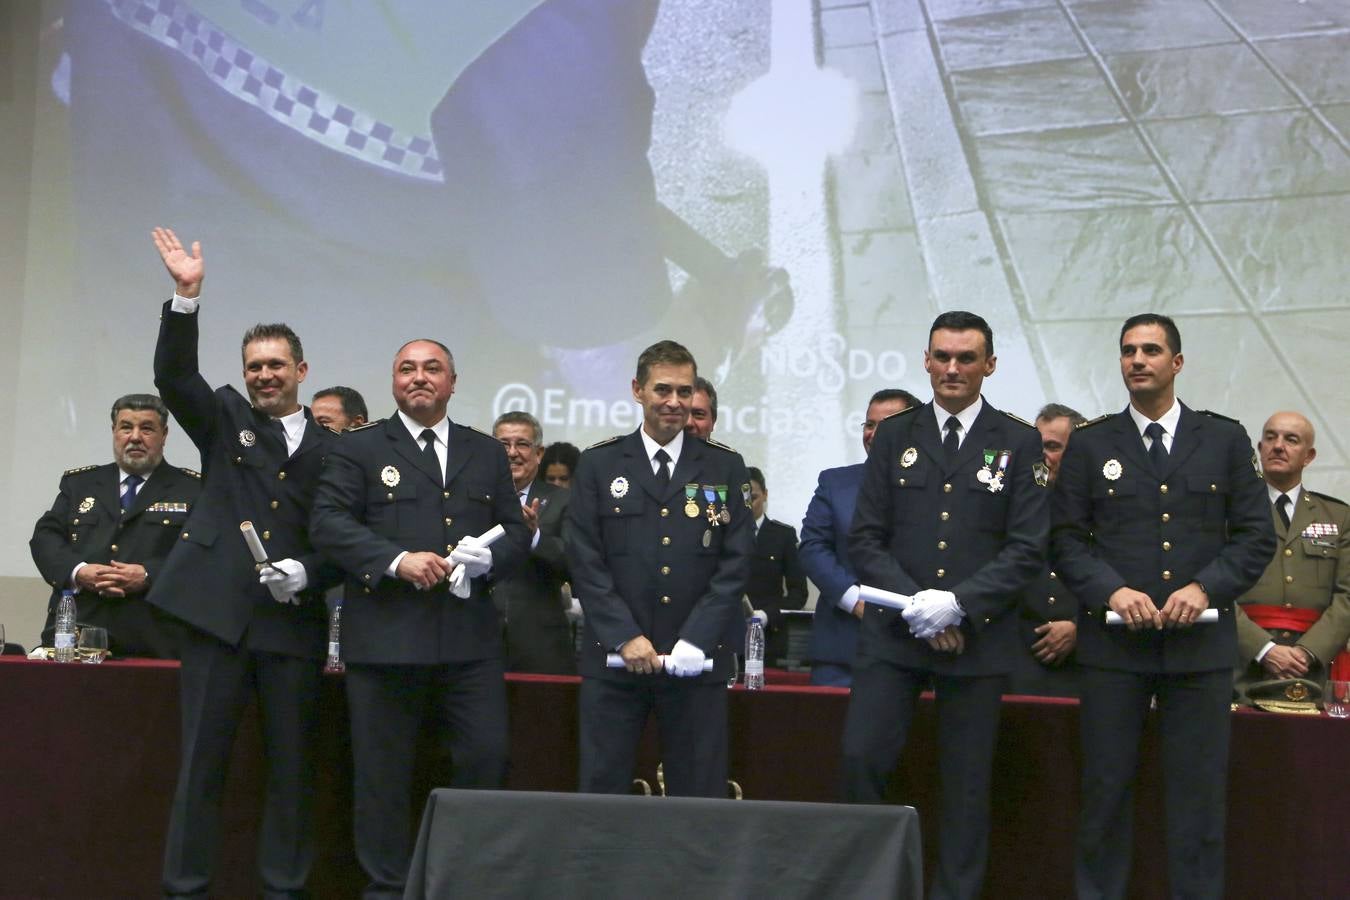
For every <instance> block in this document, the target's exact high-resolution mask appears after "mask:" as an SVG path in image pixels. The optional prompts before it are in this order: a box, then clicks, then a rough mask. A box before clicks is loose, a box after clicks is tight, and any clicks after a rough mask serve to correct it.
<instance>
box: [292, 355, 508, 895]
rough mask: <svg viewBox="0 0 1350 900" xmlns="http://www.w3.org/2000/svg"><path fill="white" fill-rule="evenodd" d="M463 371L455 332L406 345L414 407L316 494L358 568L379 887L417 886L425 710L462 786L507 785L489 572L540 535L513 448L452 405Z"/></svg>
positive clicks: (360, 738)
mask: <svg viewBox="0 0 1350 900" xmlns="http://www.w3.org/2000/svg"><path fill="white" fill-rule="evenodd" d="M456 378H457V375H456V372H455V360H454V357H452V356H451V355H450V350H449V348H447V347H446V346H445V345H444V344H442V343H440V342H439V341H433V340H427V339H417V340H412V341H409V342H408V343H406V344H404V345H403V346H402V347H400V348H399V350H398V353H397V354H396V355H395V356H394V365H393V394H394V401H395V402H396V403H397V405H398V412H397V413H396V414H395V415H393V416H391V417H390V418H388V419H382V420H380V421H378V422H373V423H371V424H370V425H367V426H366V427H365V428H358V429H356V430H354V431H349V432H347V433H346V434H344V435H343V436H342V437H341V439H339V440H338V441H337V442H336V446H335V447H334V448H333V450H332V451H331V452H330V453H329V455H328V462H327V464H326V466H325V468H324V472H323V478H322V480H321V482H320V485H319V491H318V495H317V497H316V498H315V501H314V515H313V533H314V543H315V545H316V546H318V547H319V548H320V549H322V550H323V551H324V552H325V553H327V554H328V555H329V557H330V558H332V559H336V560H341V561H342V567H343V568H344V569H345V570H346V574H347V578H346V587H345V591H344V596H343V603H342V609H343V620H344V621H343V629H342V634H343V637H342V651H343V660H344V662H345V663H346V665H347V676H346V681H347V705H348V707H349V708H350V710H351V736H352V764H353V781H354V785H353V791H352V794H353V803H354V809H355V813H354V816H355V823H354V824H355V836H356V856H357V859H358V860H359V861H360V863H361V868H362V869H363V870H365V873H366V875H367V877H368V878H369V879H370V881H369V883H368V884H367V886H366V889H365V894H364V896H366V897H401V896H403V887H404V883H405V882H406V881H407V876H408V862H409V858H410V856H411V853H412V834H411V832H410V829H409V819H410V816H411V813H412V807H411V803H412V799H413V798H412V778H413V763H414V758H415V756H416V751H417V736H418V732H419V730H420V729H421V727H422V723H423V720H424V719H425V718H427V717H428V716H429V717H430V719H431V721H432V722H434V724H435V725H436V726H438V727H439V728H442V729H444V730H446V731H447V732H448V738H449V745H450V753H451V757H452V758H453V760H454V774H453V777H452V778H451V779H450V786H451V787H457V788H500V787H501V786H502V785H503V783H504V781H505V779H506V762H507V721H506V685H505V683H504V681H503V679H502V648H501V625H500V620H499V619H498V616H497V611H496V609H495V608H494V607H493V605H492V599H491V598H490V597H489V595H488V580H489V577H490V578H492V579H494V580H495V579H501V578H506V577H508V576H509V575H510V574H511V572H512V570H513V569H515V568H516V567H517V566H518V565H519V564H520V563H521V562H522V561H523V560H524V559H525V556H526V554H527V553H528V551H529V545H530V533H529V530H528V529H527V528H526V526H525V521H524V519H523V518H522V514H521V505H520V501H519V500H517V498H516V492H515V489H514V487H513V485H512V482H511V472H510V469H509V467H508V465H507V462H506V453H504V452H503V450H502V445H501V444H499V443H498V442H497V441H495V440H493V439H492V438H491V437H489V436H488V435H486V434H483V433H482V432H480V431H476V430H474V429H472V428H468V427H466V426H464V425H459V424H456V423H454V422H451V421H450V418H449V416H447V415H446V409H447V407H448V405H449V402H450V397H451V395H452V394H454V392H455V381H456ZM497 525H500V526H502V528H503V530H504V532H505V533H504V534H503V536H502V537H501V538H500V539H498V540H497V542H496V543H493V544H492V545H491V546H483V545H479V544H478V543H477V542H476V541H474V540H471V539H472V538H476V537H478V536H480V535H483V534H484V533H486V532H488V531H490V530H492V529H493V528H494V527H495V526H497ZM419 802H420V799H419Z"/></svg>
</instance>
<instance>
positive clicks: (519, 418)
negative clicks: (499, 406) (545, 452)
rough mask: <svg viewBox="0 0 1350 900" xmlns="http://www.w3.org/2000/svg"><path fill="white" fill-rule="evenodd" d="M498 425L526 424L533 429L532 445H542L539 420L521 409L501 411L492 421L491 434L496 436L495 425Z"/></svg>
mask: <svg viewBox="0 0 1350 900" xmlns="http://www.w3.org/2000/svg"><path fill="white" fill-rule="evenodd" d="M499 425H528V426H530V427H531V428H533V429H534V445H535V446H536V447H542V446H544V426H543V425H540V424H539V420H538V419H536V418H535V417H534V416H532V415H530V414H529V413H527V412H525V411H524V410H523V409H513V410H508V411H507V412H504V413H502V414H501V415H500V416H498V417H497V421H495V422H493V423H492V436H493V437H496V436H497V426H499Z"/></svg>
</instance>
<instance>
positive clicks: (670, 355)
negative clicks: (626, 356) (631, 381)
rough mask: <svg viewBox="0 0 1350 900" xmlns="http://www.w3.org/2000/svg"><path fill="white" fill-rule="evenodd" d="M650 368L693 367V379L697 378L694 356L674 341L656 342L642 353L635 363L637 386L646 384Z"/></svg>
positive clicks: (696, 364)
mask: <svg viewBox="0 0 1350 900" xmlns="http://www.w3.org/2000/svg"><path fill="white" fill-rule="evenodd" d="M652 366H693V367H694V377H696V378H697V377H698V363H696V362H695V361H694V354H692V353H690V352H689V351H688V350H687V349H686V348H685V346H684V345H683V344H677V343H676V342H675V341H657V342H656V343H655V344H652V345H651V346H650V347H648V348H647V349H646V350H643V351H642V354H641V355H640V356H638V361H637V376H636V377H637V383H638V385H639V386H641V385H644V384H646V383H647V376H648V374H650V373H651V368H652Z"/></svg>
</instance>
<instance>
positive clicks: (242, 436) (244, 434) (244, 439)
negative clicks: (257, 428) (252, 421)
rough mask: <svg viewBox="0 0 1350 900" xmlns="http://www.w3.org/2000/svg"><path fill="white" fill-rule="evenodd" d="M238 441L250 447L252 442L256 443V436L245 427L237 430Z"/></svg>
mask: <svg viewBox="0 0 1350 900" xmlns="http://www.w3.org/2000/svg"><path fill="white" fill-rule="evenodd" d="M239 443H241V444H243V445H244V446H245V447H252V446H253V445H254V444H256V443H258V436H257V435H256V434H254V433H253V432H252V431H249V430H248V429H247V428H245V429H244V430H243V431H241V432H239Z"/></svg>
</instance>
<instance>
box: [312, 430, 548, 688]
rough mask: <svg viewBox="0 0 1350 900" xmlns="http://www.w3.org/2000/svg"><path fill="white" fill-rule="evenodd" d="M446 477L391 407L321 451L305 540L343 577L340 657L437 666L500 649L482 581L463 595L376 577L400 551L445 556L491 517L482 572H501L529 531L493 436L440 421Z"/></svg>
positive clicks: (516, 560) (523, 547)
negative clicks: (497, 534) (445, 436)
mask: <svg viewBox="0 0 1350 900" xmlns="http://www.w3.org/2000/svg"><path fill="white" fill-rule="evenodd" d="M448 443H449V450H448V456H447V463H446V471H445V485H444V487H442V485H441V477H440V472H438V471H436V469H435V467H434V466H430V465H428V464H427V462H426V461H425V458H424V457H423V456H422V448H421V446H420V445H419V444H418V443H417V441H416V440H415V439H414V438H413V436H412V435H411V434H409V433H408V429H407V428H406V427H405V426H404V425H403V420H402V419H400V418H399V417H398V416H397V415H395V416H392V417H390V418H388V419H382V420H380V421H378V422H373V423H371V424H370V425H367V426H365V427H363V428H358V429H356V430H354V431H348V432H345V433H344V434H343V435H342V438H341V440H339V441H338V442H337V446H336V447H335V448H334V449H333V450H332V451H331V452H330V453H329V454H328V462H327V464H326V465H325V466H324V471H323V477H322V479H321V481H320V484H319V492H318V496H317V497H316V498H315V501H314V516H313V523H312V526H311V527H312V530H313V534H314V542H315V544H316V546H318V547H320V548H321V549H322V550H323V551H324V552H325V553H327V554H328V555H329V556H330V557H331V558H333V559H335V560H339V561H340V562H341V564H342V567H343V569H345V570H346V573H347V580H346V588H345V590H344V600H343V604H342V654H343V658H344V659H345V660H346V661H347V662H349V663H374V664H380V665H438V664H443V663H455V662H468V661H471V660H481V659H493V658H496V657H499V656H500V655H501V624H500V619H499V618H498V616H497V610H496V608H495V607H494V606H493V605H492V598H491V597H490V596H489V594H488V591H487V589H486V585H485V584H484V579H482V578H475V579H473V581H472V592H471V593H470V595H469V596H468V598H466V599H461V598H459V597H456V596H454V595H453V594H451V593H450V589H449V587H448V586H447V585H446V583H445V582H442V583H441V584H439V585H437V586H436V587H435V588H433V589H432V590H429V591H419V590H417V588H416V587H414V586H413V585H411V584H409V583H408V582H406V581H403V580H402V579H400V578H396V577H394V576H391V575H387V574H385V573H386V570H387V569H388V568H389V564H390V563H392V562H393V561H394V559H395V558H396V557H397V556H398V555H399V553H401V552H403V551H404V550H407V551H409V552H417V551H426V552H431V553H436V554H438V555H440V556H448V555H449V554H450V551H451V550H453V549H454V547H455V544H457V543H459V541H461V540H463V539H464V538H465V537H466V536H473V537H477V536H478V535H480V534H483V533H484V532H486V531H488V530H490V529H491V528H492V527H493V526H494V525H497V524H501V525H502V526H503V527H504V528H505V529H506V535H505V536H504V537H502V538H501V539H500V540H498V541H497V542H496V543H495V544H493V545H492V572H491V573H490V576H489V577H492V578H501V577H505V576H507V575H509V574H510V573H511V571H512V570H513V569H514V568H515V567H516V566H518V565H519V564H520V562H521V561H522V560H523V559H524V558H525V556H526V554H527V553H528V552H529V545H530V536H529V530H528V529H527V528H526V527H525V520H524V518H523V517H522V516H521V514H520V501H519V499H517V497H516V492H515V488H514V487H513V486H512V484H511V470H510V468H509V467H508V465H507V462H506V451H505V450H503V449H502V445H501V444H500V443H498V442H497V440H496V439H494V438H491V437H489V436H488V435H485V434H483V433H482V432H480V431H475V430H474V429H472V428H468V427H465V426H463V425H456V424H455V423H453V422H451V423H450V431H449V441H448Z"/></svg>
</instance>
